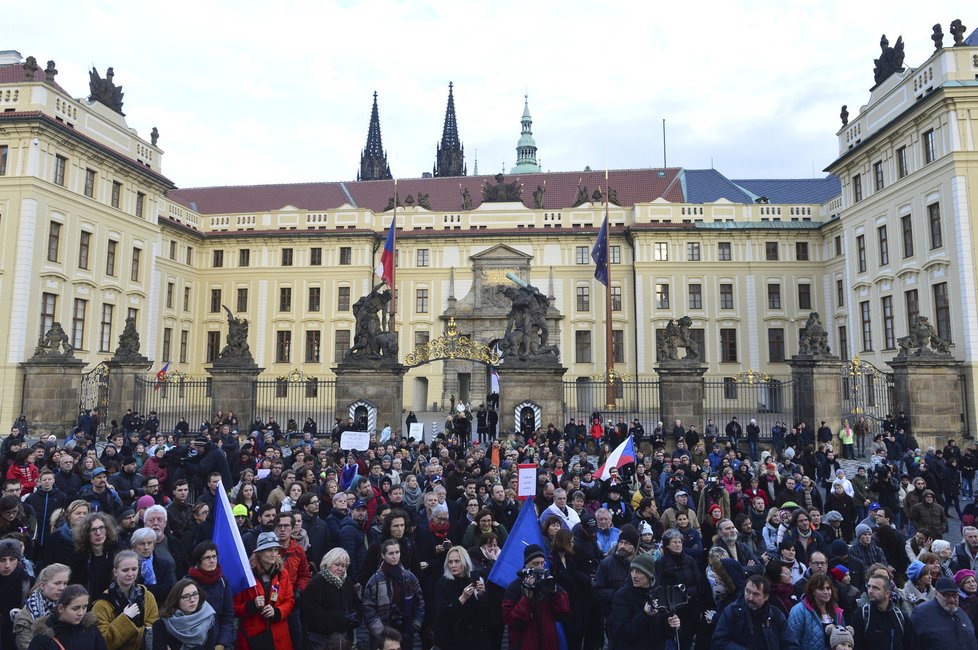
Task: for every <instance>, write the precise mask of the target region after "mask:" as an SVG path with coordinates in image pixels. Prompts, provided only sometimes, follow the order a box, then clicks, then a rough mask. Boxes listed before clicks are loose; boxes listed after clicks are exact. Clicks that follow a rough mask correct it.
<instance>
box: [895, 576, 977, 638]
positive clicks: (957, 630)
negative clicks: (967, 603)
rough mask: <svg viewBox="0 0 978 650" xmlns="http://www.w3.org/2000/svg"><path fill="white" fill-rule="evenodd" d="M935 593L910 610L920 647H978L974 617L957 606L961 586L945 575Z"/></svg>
mask: <svg viewBox="0 0 978 650" xmlns="http://www.w3.org/2000/svg"><path fill="white" fill-rule="evenodd" d="M934 591H935V595H934V598H933V600H929V601H927V602H926V603H924V604H923V605H920V606H919V607H917V608H916V609H914V610H913V613H912V614H910V622H911V623H912V624H913V629H914V633H915V634H916V637H917V647H918V648H927V649H928V650H978V638H976V637H975V626H974V625H972V623H971V619H970V618H969V617H968V615H967V614H965V613H964V612H963V611H961V609H960V608H959V607H958V599H959V596H958V586H957V585H956V584H955V583H954V580H952V579H951V578H948V577H946V576H945V577H943V578H941V579H940V580H938V581H937V584H936V585H935V586H934Z"/></svg>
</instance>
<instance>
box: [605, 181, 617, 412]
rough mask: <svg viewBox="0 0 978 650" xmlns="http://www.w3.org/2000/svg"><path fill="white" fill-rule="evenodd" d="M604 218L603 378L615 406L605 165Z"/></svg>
mask: <svg viewBox="0 0 978 650" xmlns="http://www.w3.org/2000/svg"><path fill="white" fill-rule="evenodd" d="M604 184H605V188H604V220H605V223H607V224H608V232H607V236H606V237H605V242H604V246H605V250H604V256H605V257H604V258H605V260H606V262H605V272H606V273H607V275H606V277H607V281H608V284H606V285H605V288H604V323H605V325H604V334H605V350H606V351H607V355H606V357H607V358H606V359H605V375H606V376H605V380H606V381H607V382H608V383H607V388H606V392H605V396H606V398H607V400H606V401H607V405H608V406H610V407H614V406H615V383H614V379H615V338H614V336H613V335H612V329H611V220H610V219H609V218H608V196H609V195H610V194H611V186H610V185H609V184H608V168H607V167H605V170H604Z"/></svg>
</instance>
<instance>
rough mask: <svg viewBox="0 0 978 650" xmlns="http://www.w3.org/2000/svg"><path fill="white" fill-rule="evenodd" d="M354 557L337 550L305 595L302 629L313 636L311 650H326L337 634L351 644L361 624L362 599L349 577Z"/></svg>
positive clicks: (322, 565)
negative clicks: (351, 558) (351, 557)
mask: <svg viewBox="0 0 978 650" xmlns="http://www.w3.org/2000/svg"><path fill="white" fill-rule="evenodd" d="M349 566H350V556H349V554H348V553H347V552H346V551H344V550H343V549H342V548H340V547H337V548H334V549H332V550H331V551H329V552H328V553H326V555H324V556H323V560H322V562H320V563H319V573H317V574H316V575H314V576H313V577H312V580H310V581H309V585H308V586H307V587H306V588H305V590H304V591H303V598H302V601H301V603H300V608H301V614H302V629H303V630H307V631H308V632H309V643H308V645H307V648H308V650H322V649H323V648H325V647H326V640H327V639H328V638H329V637H330V635H333V634H341V635H343V637H345V638H346V639H347V640H349V641H350V642H351V643H352V641H353V631H354V630H355V629H356V627H357V624H358V623H359V619H360V616H359V611H360V598H359V597H358V596H357V592H356V590H355V589H354V588H353V583H352V582H350V578H349V577H348V576H347V568H349Z"/></svg>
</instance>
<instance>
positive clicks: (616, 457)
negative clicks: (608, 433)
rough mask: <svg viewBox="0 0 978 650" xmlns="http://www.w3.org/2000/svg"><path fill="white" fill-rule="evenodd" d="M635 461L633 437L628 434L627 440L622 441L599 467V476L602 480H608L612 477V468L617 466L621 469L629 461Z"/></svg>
mask: <svg viewBox="0 0 978 650" xmlns="http://www.w3.org/2000/svg"><path fill="white" fill-rule="evenodd" d="M634 462H635V445H634V444H632V437H631V436H628V438H626V439H625V442H623V443H621V444H620V445H618V446H617V447H615V450H614V451H613V452H611V453H610V454H608V458H607V459H606V460H605V461H604V464H603V465H601V467H599V468H598V473H597V474H596V476H597V478H599V479H601V480H602V481H607V480H608V479H609V478H611V472H610V470H611V468H612V467H617V468H618V469H621V468H622V467H624V466H625V465H628V464H629V463H634Z"/></svg>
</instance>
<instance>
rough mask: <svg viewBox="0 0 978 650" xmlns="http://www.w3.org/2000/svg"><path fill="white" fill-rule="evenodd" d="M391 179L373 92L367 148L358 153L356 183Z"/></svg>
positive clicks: (375, 95) (375, 96)
mask: <svg viewBox="0 0 978 650" xmlns="http://www.w3.org/2000/svg"><path fill="white" fill-rule="evenodd" d="M388 178H391V168H390V165H388V164H387V152H386V151H384V147H383V145H382V144H381V141H380V114H379V113H378V112H377V92H376V91H374V107H373V110H371V111H370V128H369V129H368V130H367V146H366V147H365V148H364V149H363V150H362V151H361V152H360V171H359V172H357V180H358V181H379V180H384V179H388Z"/></svg>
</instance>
